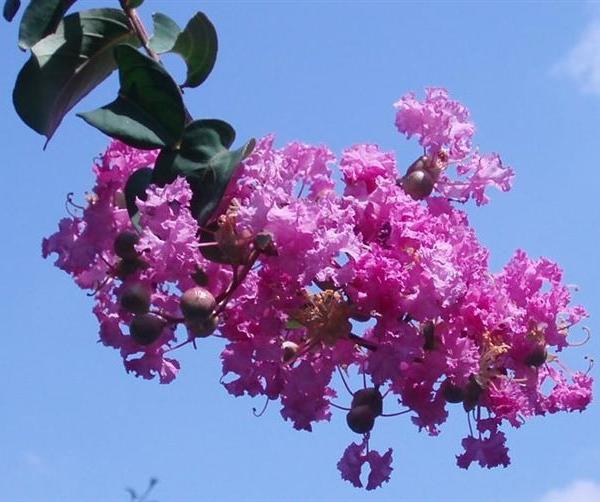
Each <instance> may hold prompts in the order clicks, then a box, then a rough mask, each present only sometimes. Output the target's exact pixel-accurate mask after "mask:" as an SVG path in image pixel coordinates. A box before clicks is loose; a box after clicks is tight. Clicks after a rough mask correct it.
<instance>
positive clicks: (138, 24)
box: [119, 0, 160, 63]
mask: <svg viewBox="0 0 600 502" xmlns="http://www.w3.org/2000/svg"><path fill="white" fill-rule="evenodd" d="M119 3H120V4H121V8H122V9H123V12H125V15H126V16H127V17H128V19H129V22H130V23H131V27H132V28H133V31H134V32H135V35H136V36H137V37H138V38H139V40H140V43H141V44H142V47H143V48H144V50H145V51H146V53H147V54H148V56H150V57H151V58H152V59H154V61H156V62H157V63H158V62H160V57H159V56H158V54H157V53H156V52H154V51H153V50H152V49H151V48H150V44H149V42H150V37H149V35H148V31H146V27H145V26H144V23H143V21H142V20H141V18H140V16H138V13H137V11H136V10H135V9H132V8H130V7H127V0H119Z"/></svg>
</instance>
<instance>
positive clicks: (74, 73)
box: [13, 9, 138, 140]
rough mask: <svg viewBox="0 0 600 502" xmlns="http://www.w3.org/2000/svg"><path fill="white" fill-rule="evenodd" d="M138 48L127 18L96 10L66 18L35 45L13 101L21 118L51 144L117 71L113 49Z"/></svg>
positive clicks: (114, 12)
mask: <svg viewBox="0 0 600 502" xmlns="http://www.w3.org/2000/svg"><path fill="white" fill-rule="evenodd" d="M123 43H128V44H138V40H137V37H135V35H134V34H133V33H132V32H131V28H130V26H129V22H128V20H127V17H126V16H125V14H124V13H123V12H122V11H121V10H118V9H92V10H88V11H83V12H79V13H75V14H71V15H69V16H67V17H66V18H65V19H64V20H63V22H61V23H60V24H59V25H58V28H57V30H56V33H54V34H52V35H49V36H47V37H46V38H44V39H43V40H41V41H40V42H39V43H37V44H36V45H35V46H33V47H32V49H31V52H32V55H31V58H30V59H29V61H28V62H27V63H26V64H25V66H24V67H23V68H22V69H21V71H20V73H19V75H18V77H17V82H16V84H15V88H14V91H13V103H14V105H15V109H16V110H17V113H18V114H19V116H20V117H21V119H22V120H23V121H24V122H25V123H26V124H27V125H28V126H29V127H31V128H32V129H34V130H35V131H37V132H39V133H40V134H43V135H44V136H46V137H47V138H48V140H50V138H51V137H52V135H53V134H54V132H55V131H56V128H57V127H58V126H59V124H60V123H61V121H62V119H63V118H64V116H65V115H66V114H67V112H68V111H69V110H70V109H71V108H73V106H75V105H76V104H77V103H78V102H79V101H80V100H81V99H82V98H83V97H84V96H86V95H87V94H88V93H89V92H90V91H91V90H92V89H94V88H95V87H96V86H97V85H98V84H99V83H101V82H102V81H103V80H104V79H106V77H108V75H110V74H111V73H112V71H113V70H114V69H115V68H116V63H115V60H114V57H113V48H114V47H115V46H116V45H118V44H123Z"/></svg>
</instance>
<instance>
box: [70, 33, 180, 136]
mask: <svg viewBox="0 0 600 502" xmlns="http://www.w3.org/2000/svg"><path fill="white" fill-rule="evenodd" d="M115 59H116V60H117V64H118V66H119V79H120V82H121V89H120V90H119V97H118V98H117V99H116V100H115V101H113V102H112V103H111V104H109V105H106V106H104V107H102V108H100V109H98V110H94V111H92V112H87V113H83V114H80V116H81V117H82V118H84V120H85V121H86V122H88V123H89V124H91V125H93V126H94V127H97V128H98V129H100V130H101V131H102V132H104V133H105V134H108V135H109V136H112V137H114V138H119V139H121V140H123V141H125V142H128V143H129V144H131V145H132V146H137V147H140V148H156V147H161V146H165V145H168V146H172V145H175V144H176V143H178V142H179V141H180V139H181V135H182V134H183V129H184V124H185V108H184V106H183V101H182V99H181V93H180V92H179V88H178V87H177V84H176V83H175V82H174V81H173V79H172V78H171V76H170V75H169V74H168V73H167V72H166V71H165V69H164V68H163V67H162V65H161V64H160V63H157V62H156V61H154V60H152V59H150V58H148V57H146V56H144V55H143V54H140V53H139V52H138V51H137V50H135V49H134V48H132V47H130V46H127V45H121V46H118V47H116V48H115ZM124 119H127V120H126V122H125V123H124Z"/></svg>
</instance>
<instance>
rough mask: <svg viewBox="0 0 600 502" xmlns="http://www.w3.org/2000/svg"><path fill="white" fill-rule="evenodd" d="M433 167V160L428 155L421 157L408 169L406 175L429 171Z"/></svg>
mask: <svg viewBox="0 0 600 502" xmlns="http://www.w3.org/2000/svg"><path fill="white" fill-rule="evenodd" d="M430 165H431V159H430V158H429V157H427V155H421V156H420V157H419V158H418V159H417V160H415V161H414V162H413V163H412V164H411V165H410V166H408V169H407V170H406V174H407V175H408V174H411V173H414V172H415V171H427V170H428V169H429V167H430Z"/></svg>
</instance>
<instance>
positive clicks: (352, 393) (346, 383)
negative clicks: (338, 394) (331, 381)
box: [336, 366, 354, 396]
mask: <svg viewBox="0 0 600 502" xmlns="http://www.w3.org/2000/svg"><path fill="white" fill-rule="evenodd" d="M336 368H337V369H338V372H339V374H340V378H341V379H342V382H344V387H346V390H347V391H348V392H349V393H350V395H351V396H353V395H354V392H352V391H351V390H350V387H349V386H348V382H346V379H345V378H344V374H343V373H342V370H341V368H340V367H339V366H336Z"/></svg>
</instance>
